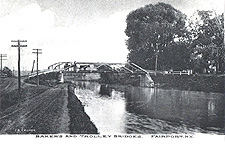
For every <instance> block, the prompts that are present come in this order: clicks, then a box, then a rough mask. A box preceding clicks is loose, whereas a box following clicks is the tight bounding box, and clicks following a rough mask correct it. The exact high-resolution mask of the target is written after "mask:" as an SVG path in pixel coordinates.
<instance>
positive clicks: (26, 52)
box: [0, 0, 224, 70]
mask: <svg viewBox="0 0 225 144" xmlns="http://www.w3.org/2000/svg"><path fill="white" fill-rule="evenodd" d="M157 2H166V3H169V4H171V5H172V6H174V7H175V8H177V9H179V10H181V11H182V12H184V13H185V14H187V15H192V14H193V12H194V11H195V10H216V12H217V13H219V14H220V13H222V12H223V11H224V0H161V1H160V0H0V31H1V33H0V44H1V45H0V54H7V61H3V66H6V65H7V66H8V67H9V68H11V69H13V68H14V69H17V48H11V44H13V43H12V42H11V40H17V39H21V40H27V41H28V42H27V43H26V44H27V45H28V47H25V48H22V50H21V67H22V68H21V69H27V70H31V68H32V63H33V60H35V59H36V55H34V54H32V49H36V48H39V49H42V53H43V54H42V55H40V58H39V64H40V68H41V69H45V68H47V66H48V65H51V64H53V63H56V62H59V61H85V62H125V61H126V58H127V53H128V51H127V48H126V45H125V40H126V39H127V37H126V35H125V33H124V30H125V28H126V22H125V20H126V16H127V15H128V13H129V12H131V11H132V10H135V9H137V8H140V7H143V6H145V5H146V4H155V3H157ZM24 44H25V43H24Z"/></svg>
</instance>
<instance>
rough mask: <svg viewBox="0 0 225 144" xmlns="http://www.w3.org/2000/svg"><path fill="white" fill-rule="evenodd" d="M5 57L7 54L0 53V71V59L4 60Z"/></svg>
mask: <svg viewBox="0 0 225 144" xmlns="http://www.w3.org/2000/svg"><path fill="white" fill-rule="evenodd" d="M5 57H7V55H6V54H0V60H1V71H2V61H3V60H6V59H4V58H5Z"/></svg>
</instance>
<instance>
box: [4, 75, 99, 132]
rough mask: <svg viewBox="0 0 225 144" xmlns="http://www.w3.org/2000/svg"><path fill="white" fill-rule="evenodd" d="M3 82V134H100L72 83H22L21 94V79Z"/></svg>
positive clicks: (5, 79)
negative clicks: (19, 86)
mask: <svg viewBox="0 0 225 144" xmlns="http://www.w3.org/2000/svg"><path fill="white" fill-rule="evenodd" d="M0 82H1V83H0V121H1V123H0V134H57V133H77V134H78V133H97V130H96V129H95V128H94V125H93V124H92V123H91V121H90V119H89V118H88V116H87V115H86V113H85V112H84V110H83V109H82V104H81V103H80V101H79V100H78V99H77V98H76V97H75V95H73V96H72V95H71V93H70V92H71V90H70V92H69V91H68V88H67V85H68V84H58V85H55V86H54V87H53V86H52V87H49V86H44V85H40V86H39V87H37V86H35V85H32V84H29V83H24V82H22V85H21V87H22V89H21V94H19V93H18V90H17V79H14V78H0ZM69 93H70V94H69ZM69 95H70V96H69ZM78 109H79V110H78Z"/></svg>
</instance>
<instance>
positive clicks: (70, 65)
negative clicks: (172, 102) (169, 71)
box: [29, 61, 155, 83]
mask: <svg viewBox="0 0 225 144" xmlns="http://www.w3.org/2000/svg"><path fill="white" fill-rule="evenodd" d="M51 72H60V73H62V75H63V74H64V73H130V74H138V75H142V76H145V77H146V78H147V79H148V80H149V81H150V82H152V83H154V81H153V80H152V78H151V76H150V74H155V71H151V70H145V69H144V68H142V67H141V66H138V65H137V64H135V63H132V62H127V63H104V62H76V61H75V62H58V63H54V64H52V65H50V66H48V69H45V70H42V71H39V72H38V75H43V74H47V73H51ZM36 75H37V73H36V72H34V73H31V74H30V75H29V77H35V76H36Z"/></svg>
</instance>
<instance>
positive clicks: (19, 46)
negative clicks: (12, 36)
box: [11, 40, 27, 94]
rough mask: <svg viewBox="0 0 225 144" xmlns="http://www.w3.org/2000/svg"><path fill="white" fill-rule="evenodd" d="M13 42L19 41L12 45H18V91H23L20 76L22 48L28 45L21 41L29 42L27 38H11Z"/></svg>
mask: <svg viewBox="0 0 225 144" xmlns="http://www.w3.org/2000/svg"><path fill="white" fill-rule="evenodd" d="M11 42H17V43H18V44H17V45H11V47H18V92H19V94H20V92H21V77H20V48H21V47H27V45H21V42H27V40H11Z"/></svg>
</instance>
